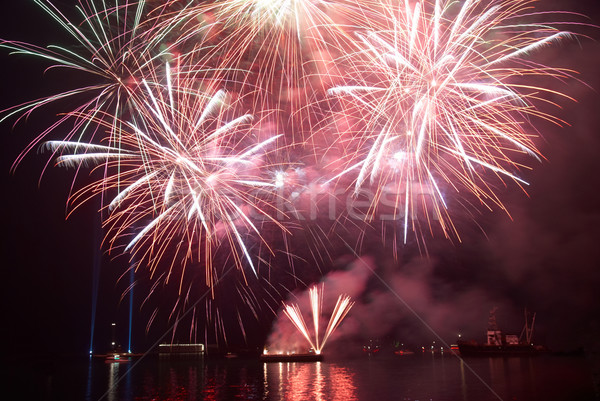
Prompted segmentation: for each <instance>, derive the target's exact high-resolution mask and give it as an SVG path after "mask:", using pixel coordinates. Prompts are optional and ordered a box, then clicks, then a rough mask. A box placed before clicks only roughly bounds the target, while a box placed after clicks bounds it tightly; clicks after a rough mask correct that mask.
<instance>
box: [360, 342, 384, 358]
mask: <svg viewBox="0 0 600 401" xmlns="http://www.w3.org/2000/svg"><path fill="white" fill-rule="evenodd" d="M380 349H381V346H380V345H379V341H377V340H369V343H368V344H366V345H364V346H363V352H364V353H365V354H367V355H375V354H377V353H378V352H379V351H380Z"/></svg>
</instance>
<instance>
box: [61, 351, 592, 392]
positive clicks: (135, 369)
mask: <svg viewBox="0 0 600 401" xmlns="http://www.w3.org/2000/svg"><path fill="white" fill-rule="evenodd" d="M584 362H585V360H584ZM86 363H87V364H88V369H89V370H88V371H87V372H85V373H84V374H83V375H81V380H82V384H84V383H85V385H84V386H82V387H83V388H82V392H81V393H80V394H81V395H80V397H79V399H81V398H82V397H83V396H85V398H86V399H88V400H93V401H97V400H108V401H112V400H115V401H117V400H124V401H128V400H132V401H133V400H135V401H145V400H157V401H159V400H169V401H178V400H196V399H206V400H214V401H221V400H231V399H245V400H264V401H270V400H290V401H295V400H314V401H325V400H339V401H342V400H344V401H345V400H358V399H361V400H369V401H371V400H375V401H383V400H387V399H402V400H411V401H413V400H430V399H432V400H434V401H440V400H444V399H448V400H449V399H452V400H462V401H469V400H470V401H473V400H476V401H482V400H497V399H498V398H499V397H500V398H502V399H515V398H516V399H545V400H548V401H549V400H555V401H558V400H565V399H570V398H568V397H566V398H565V396H567V395H568V394H570V393H571V392H572V390H573V388H579V389H580V390H579V391H580V393H582V394H590V393H591V392H592V390H590V388H589V385H586V382H584V381H582V378H585V377H586V376H585V375H586V374H589V373H588V371H587V370H586V365H585V364H583V363H581V362H578V361H571V360H568V359H543V358H538V359H533V358H490V359H488V358H481V359H468V360H460V359H457V358H450V359H448V358H443V359H442V358H433V359H432V358H429V357H419V356H415V357H411V358H391V357H390V358H388V359H386V358H379V359H367V360H365V359H357V360H348V361H341V362H333V361H325V362H315V363H298V362H280V363H264V362H260V361H259V360H257V359H254V360H253V359H246V360H244V359H231V360H225V359H221V360H215V359H205V360H202V359H199V360H166V361H165V360H158V359H152V358H148V359H147V360H143V361H141V363H139V364H138V363H135V360H134V361H132V363H130V364H123V363H121V364H119V363H110V364H108V363H104V362H103V361H102V362H99V361H96V362H92V363H89V362H86ZM82 373H83V372H82ZM86 373H87V375H86ZM68 377H69V379H70V380H69V382H68V383H70V385H69V387H65V388H72V383H73V382H72V380H73V377H74V376H73V375H69V376H68ZM65 383H67V382H65ZM55 387H56V386H55ZM561 397H562V398H561ZM55 399H65V398H61V397H55ZM571 399H572V398H571Z"/></svg>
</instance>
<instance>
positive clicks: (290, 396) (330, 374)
mask: <svg viewBox="0 0 600 401" xmlns="http://www.w3.org/2000/svg"><path fill="white" fill-rule="evenodd" d="M263 372H264V373H263V377H264V378H265V382H264V386H265V395H266V396H267V398H264V399H282V400H315V401H322V400H356V399H358V398H357V395H356V385H355V383H354V374H353V373H352V372H350V371H349V370H348V369H347V368H345V367H341V366H338V365H336V364H327V363H323V362H315V363H294V362H280V363H264V364H263Z"/></svg>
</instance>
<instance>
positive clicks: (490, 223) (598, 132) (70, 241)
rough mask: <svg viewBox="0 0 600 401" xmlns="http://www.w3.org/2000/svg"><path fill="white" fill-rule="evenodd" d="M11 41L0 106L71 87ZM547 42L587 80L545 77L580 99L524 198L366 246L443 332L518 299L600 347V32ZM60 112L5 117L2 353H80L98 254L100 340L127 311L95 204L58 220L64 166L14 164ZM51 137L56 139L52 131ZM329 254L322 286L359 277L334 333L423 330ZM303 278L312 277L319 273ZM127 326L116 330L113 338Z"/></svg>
mask: <svg viewBox="0 0 600 401" xmlns="http://www.w3.org/2000/svg"><path fill="white" fill-rule="evenodd" d="M56 3H57V4H60V3H67V2H56ZM542 3H543V4H542V6H543V7H544V8H545V9H546V8H547V9H555V10H567V11H573V12H580V13H583V14H586V15H588V16H589V17H590V23H600V7H599V6H598V5H597V1H594V0H586V1H577V2H569V1H566V0H551V1H546V0H544V1H543V2H542ZM2 10H3V11H2V13H1V16H0V20H1V23H0V38H2V39H15V40H23V41H29V42H33V43H36V44H45V43H52V42H58V43H68V38H65V37H64V36H61V34H60V33H59V32H57V28H56V26H55V25H53V23H52V22H51V21H49V19H48V18H47V17H46V16H45V15H44V14H43V12H42V11H41V10H38V9H37V8H36V6H35V5H34V4H32V2H29V1H19V2H9V4H7V5H3V7H2ZM577 20H578V21H582V19H581V18H578V19H577ZM580 31H581V32H582V33H584V34H586V35H589V36H592V37H593V38H595V39H596V41H597V40H598V39H599V38H600V30H598V29H593V28H588V27H583V26H582V27H581V30H580ZM7 53H8V52H7V51H6V50H2V51H0V60H1V64H0V69H1V71H2V74H1V75H0V93H1V94H2V96H0V109H4V108H7V107H10V106H12V105H15V104H18V103H20V102H24V101H27V100H31V99H34V98H36V97H39V96H42V95H44V94H52V93H55V92H59V91H60V90H61V88H68V87H71V86H70V84H69V83H68V82H64V81H65V80H67V79H71V77H70V76H68V75H65V74H64V73H60V72H54V71H50V72H46V73H45V74H44V67H45V66H46V64H44V63H42V62H40V61H37V60H32V59H31V58H30V57H25V56H18V55H17V56H10V57H9V56H8V55H7ZM542 53H543V55H541V56H540V57H539V60H541V61H542V62H544V63H547V64H550V65H553V66H562V67H567V68H572V69H574V70H577V71H578V72H579V75H578V78H579V79H580V80H581V81H582V82H577V81H575V80H573V81H570V82H565V83H564V84H561V83H559V82H553V83H552V85H553V88H557V89H558V90H560V91H562V92H564V93H566V94H568V95H569V96H572V97H574V98H575V99H577V101H576V102H570V101H568V100H561V99H558V98H556V99H552V100H556V101H558V102H559V103H560V105H561V106H562V109H553V108H551V106H549V108H548V109H546V110H545V111H548V112H550V113H551V114H554V115H556V116H558V117H559V118H561V119H563V120H565V121H567V122H568V123H569V125H568V126H564V127H562V128H558V127H556V126H552V125H550V124H547V123H543V122H542V123H536V127H537V128H538V130H539V131H540V133H541V134H542V136H543V139H540V140H539V141H538V146H539V148H540V149H541V151H542V153H543V154H544V156H545V157H546V158H547V160H545V161H544V162H542V163H540V164H537V163H535V162H534V161H531V162H530V164H531V165H532V166H533V167H534V169H533V170H532V171H531V172H524V173H523V174H524V176H525V177H526V179H527V181H529V182H530V183H531V185H530V187H529V188H528V193H529V196H527V195H525V194H524V193H523V192H520V191H519V190H517V189H515V188H514V186H512V187H509V188H507V189H506V190H502V189H501V190H500V191H499V193H500V194H501V198H502V200H503V201H504V203H505V204H506V205H507V207H508V210H509V211H510V213H511V215H512V219H511V218H509V217H508V216H507V215H506V214H504V213H503V212H501V211H495V212H493V213H489V212H482V213H481V214H480V215H478V216H477V218H476V221H477V224H475V223H474V222H473V221H472V220H471V219H464V220H461V219H460V218H459V219H458V225H459V229H460V230H461V234H462V235H463V237H462V239H463V242H462V243H459V242H456V241H455V242H454V243H450V242H448V241H446V240H444V239H443V238H436V239H432V240H430V241H429V242H428V257H427V255H422V253H423V252H419V250H418V249H415V248H414V244H412V245H411V244H409V245H408V246H407V248H406V249H403V250H401V251H400V255H399V259H398V260H397V261H394V260H393V259H392V257H391V250H389V249H388V250H387V251H385V252H382V249H381V248H382V247H383V246H382V245H381V244H377V243H373V244H372V248H369V246H371V245H370V243H368V244H367V245H368V246H367V247H366V249H365V250H364V252H363V254H364V255H365V256H366V257H367V259H366V260H367V262H368V264H369V265H370V266H373V268H374V269H375V270H376V271H378V272H379V273H380V274H381V275H382V277H384V278H385V279H386V280H389V281H390V283H392V287H393V288H394V289H395V290H397V291H398V292H399V293H401V294H402V296H403V298H404V299H405V300H406V302H407V303H409V304H410V305H411V306H412V307H413V308H414V309H415V310H417V311H418V312H419V313H420V315H421V316H422V317H423V318H424V319H425V320H426V321H428V322H429V323H430V324H431V326H432V327H433V328H434V329H436V330H437V331H438V332H439V333H440V335H442V336H444V337H445V339H446V340H447V341H448V342H452V341H454V338H453V336H454V333H457V332H459V331H460V332H462V333H464V334H463V335H464V336H471V337H472V338H475V339H478V340H483V332H484V330H485V324H486V322H487V312H488V310H489V308H490V307H491V306H494V305H497V306H500V311H499V314H498V318H499V321H500V322H503V323H504V324H505V326H506V327H507V328H508V329H509V331H510V330H512V331H516V332H517V334H518V332H519V331H520V325H521V318H522V309H523V308H524V307H527V308H528V309H530V310H532V311H535V312H537V321H536V330H537V333H536V338H537V340H538V342H543V343H546V344H547V345H548V346H550V347H551V348H553V349H563V350H570V349H575V348H577V347H586V348H588V349H592V348H594V347H596V348H597V347H598V346H599V345H600V296H599V292H598V289H599V288H600V262H599V260H600V176H599V175H598V173H599V172H600V158H599V157H598V154H599V152H600V106H599V105H600V95H599V94H598V90H600V44H599V43H597V42H594V40H592V39H586V38H583V37H580V38H577V39H572V40H570V41H568V42H567V41H563V42H562V43H561V44H559V45H555V46H553V47H552V48H549V49H546V51H544V52H542ZM74 79H77V78H76V77H75V78H74ZM584 83H585V84H584ZM60 111H61V105H58V104H57V105H52V106H50V107H46V108H44V109H43V110H40V111H37V112H35V113H34V114H32V115H31V116H30V118H29V119H28V120H27V121H21V122H20V123H19V124H18V125H17V126H16V127H15V128H13V127H12V122H14V119H13V120H10V121H8V122H5V123H3V124H2V125H0V133H1V134H2V138H3V146H2V164H1V165H0V179H1V180H2V188H3V190H2V194H3V196H2V209H1V210H2V211H3V223H2V224H3V238H2V242H1V244H2V245H1V254H0V260H1V261H2V262H1V265H2V278H3V279H2V283H3V286H2V291H1V293H2V321H3V324H2V327H3V330H2V332H3V336H6V338H5V342H4V344H12V345H11V346H9V347H8V351H9V353H12V352H15V353H21V352H25V353H42V354H55V353H68V354H85V353H86V352H87V351H88V349H89V340H90V324H91V300H92V296H91V293H92V283H93V279H92V274H93V266H94V264H97V265H100V266H101V276H100V281H99V285H100V295H99V299H98V302H99V305H100V306H99V307H98V315H97V318H96V325H97V331H96V340H95V342H96V344H98V347H99V348H102V346H103V344H108V341H109V337H110V334H109V324H110V322H111V321H117V322H119V325H120V326H123V325H124V324H125V322H126V320H127V314H128V308H127V306H126V304H124V303H121V304H119V297H120V294H121V293H122V292H123V290H124V288H125V287H126V283H123V282H120V283H118V282H117V278H118V277H119V275H120V274H121V272H122V271H123V269H124V268H126V266H127V260H126V258H117V259H114V260H113V259H112V257H111V256H110V255H106V254H105V253H103V251H101V250H100V245H99V244H100V241H101V238H102V232H101V229H100V227H99V218H98V214H97V213H96V212H95V211H96V210H97V209H98V204H97V203H96V204H94V203H93V202H92V203H88V204H86V205H85V206H83V207H82V208H80V209H78V210H76V211H75V212H74V213H73V214H72V215H71V216H69V218H68V219H65V216H66V199H67V196H68V193H69V190H70V186H71V179H72V171H66V170H63V169H59V168H54V167H52V165H50V167H49V168H48V169H47V170H46V171H45V173H44V175H43V176H42V177H41V179H40V176H41V174H42V171H43V170H44V167H45V164H46V162H47V160H48V155H47V154H40V152H38V151H37V149H36V150H35V151H33V152H31V153H30V154H29V155H28V156H27V157H26V158H25V159H24V161H23V162H22V163H21V165H20V166H18V168H17V169H16V170H15V171H14V172H11V165H12V163H13V162H14V160H15V159H16V158H17V157H18V156H19V153H20V152H21V151H22V150H23V149H25V147H26V146H27V144H28V143H30V142H31V141H32V140H33V139H34V138H35V137H36V136H37V135H38V134H39V133H40V132H41V130H43V129H44V128H45V127H47V126H48V125H49V124H50V122H52V121H53V116H54V115H56V114H57V113H59V112H60ZM53 135H54V136H55V137H56V138H60V137H61V133H60V132H55V133H53ZM334 254H335V260H334V261H333V262H332V263H331V265H329V266H326V267H325V269H324V271H334V270H336V269H345V271H346V275H343V274H337V275H336V274H335V273H330V276H329V283H330V284H328V285H332V286H335V283H336V282H337V283H342V282H344V280H350V282H360V283H362V284H361V286H359V287H360V288H359V289H357V290H356V291H357V295H358V298H357V301H358V302H357V306H356V311H355V315H354V318H353V317H352V315H350V316H349V318H348V319H349V320H348V327H347V328H346V330H345V331H344V330H341V334H340V335H345V336H347V338H348V339H353V340H355V341H361V340H362V339H364V338H369V337H380V336H381V337H386V338H397V337H402V338H404V339H406V338H408V339H409V340H406V341H407V342H412V343H413V344H415V345H417V344H419V343H420V342H421V341H425V339H426V341H430V339H431V333H428V332H427V330H425V329H424V328H423V327H422V325H421V323H419V322H418V321H417V320H416V319H414V317H411V315H410V313H408V312H407V311H406V309H405V308H404V306H403V305H402V304H401V303H399V302H398V300H396V299H394V297H393V296H390V294H389V293H386V291H385V288H382V286H381V283H377V280H374V279H373V278H372V277H366V276H365V275H364V274H363V273H360V272H359V270H360V267H357V265H355V264H352V259H353V258H352V255H350V254H348V251H347V250H345V249H343V248H341V247H340V248H339V249H336V250H335V251H334ZM304 278H305V279H306V280H309V281H310V280H315V279H317V278H318V276H315V274H307V276H306V277H304ZM357 280H358V281H357ZM142 288H143V286H142ZM154 302H159V301H157V300H155V301H154ZM138 306H139V305H138ZM149 312H151V311H148V310H144V309H143V310H142V312H140V313H139V314H138V313H136V317H135V319H136V321H137V323H136V325H135V332H134V336H135V338H134V348H135V347H136V345H137V346H138V347H139V348H142V349H139V348H138V349H137V351H143V350H145V347H148V346H149V344H152V343H153V342H154V341H155V340H156V339H157V338H158V337H159V336H160V335H161V334H162V332H161V327H160V324H159V325H158V326H159V327H158V328H156V329H153V330H151V331H150V333H149V334H148V335H145V334H144V330H145V327H146V323H147V319H148V315H149ZM269 313H270V312H268V311H264V317H263V320H261V322H260V323H257V324H255V326H256V327H258V329H257V330H258V332H259V333H258V334H257V335H254V336H252V335H250V336H249V337H250V338H251V341H253V342H256V343H260V341H261V340H264V338H265V336H266V334H267V333H268V332H269V327H270V324H269V322H270V320H271V319H272V314H271V315H269ZM441 315H443V316H444V318H441V317H440V316H441ZM265 316H266V317H265ZM363 316H370V318H371V319H372V320H373V321H372V326H370V327H363V326H360V325H359V324H358V323H357V321H359V320H361V319H360V318H361V317H363ZM236 319H237V318H234V317H232V321H235V320H236ZM375 326H377V330H375ZM250 327H253V326H252V325H250ZM342 329H343V327H342ZM378 330H379V331H378ZM125 336H126V333H125V332H119V337H120V341H121V342H125ZM6 341H8V342H6ZM134 350H135V349H134Z"/></svg>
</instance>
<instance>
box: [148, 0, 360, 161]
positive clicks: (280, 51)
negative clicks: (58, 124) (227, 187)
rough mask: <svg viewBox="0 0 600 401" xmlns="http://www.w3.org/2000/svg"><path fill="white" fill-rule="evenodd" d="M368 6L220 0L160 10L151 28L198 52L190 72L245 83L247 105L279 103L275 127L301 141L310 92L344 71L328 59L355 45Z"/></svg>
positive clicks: (309, 121)
mask: <svg viewBox="0 0 600 401" xmlns="http://www.w3.org/2000/svg"><path fill="white" fill-rule="evenodd" d="M365 12H366V11H365V10H364V9H363V8H362V6H361V3H360V2H356V1H351V0H347V1H341V2H340V1H338V2H331V1H323V0H292V1H285V2H274V1H266V0H225V1H218V2H204V3H200V4H195V3H190V4H188V5H187V6H185V7H183V8H182V9H177V10H174V11H172V12H171V13H158V14H160V16H159V17H157V21H158V22H157V23H156V27H157V29H158V30H159V31H162V30H167V29H169V30H171V32H173V34H171V35H166V36H168V37H169V38H170V39H171V40H172V41H173V43H174V45H173V46H174V47H177V48H181V49H186V50H185V51H186V53H188V54H192V53H193V54H194V55H195V57H194V59H193V62H192V63H191V64H190V65H187V66H186V68H187V70H188V72H189V75H190V76H191V77H193V78H194V79H198V78H202V79H206V78H210V79H220V80H223V81H226V82H228V84H229V85H231V86H234V87H235V90H236V91H248V90H250V91H251V92H252V93H253V98H252V100H251V103H252V107H254V108H258V109H263V108H268V109H271V110H278V111H279V114H280V115H279V118H278V119H277V122H276V123H277V130H278V131H282V130H285V131H286V134H287V135H289V136H294V137H295V138H294V139H295V140H298V141H300V142H302V141H303V140H304V139H305V138H306V137H310V134H309V132H310V131H311V129H312V126H313V125H314V124H316V122H315V119H317V118H316V116H317V115H318V113H316V112H315V111H314V110H313V106H314V105H315V102H314V99H315V98H317V97H323V96H324V95H323V94H324V90H325V86H326V82H327V81H328V77H332V76H336V75H339V74H340V73H341V72H340V71H338V70H337V69H336V68H337V67H336V66H335V64H334V63H332V58H335V57H337V56H338V55H339V54H341V53H343V52H345V51H347V49H348V48H349V47H350V48H351V47H352V46H353V43H354V42H355V38H354V37H352V35H350V34H349V30H350V28H351V27H355V26H358V25H359V24H361V23H362V24H364V23H365V19H364V18H363V17H364V14H365ZM151 14H152V13H151ZM173 26H177V30H175V29H173ZM175 31H176V33H175ZM158 35H159V36H162V35H163V34H162V33H158ZM329 70H334V71H336V72H335V73H334V74H330V73H329ZM305 152H306V150H305ZM309 152H310V150H309Z"/></svg>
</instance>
